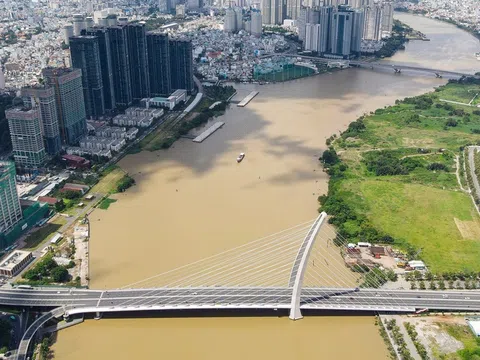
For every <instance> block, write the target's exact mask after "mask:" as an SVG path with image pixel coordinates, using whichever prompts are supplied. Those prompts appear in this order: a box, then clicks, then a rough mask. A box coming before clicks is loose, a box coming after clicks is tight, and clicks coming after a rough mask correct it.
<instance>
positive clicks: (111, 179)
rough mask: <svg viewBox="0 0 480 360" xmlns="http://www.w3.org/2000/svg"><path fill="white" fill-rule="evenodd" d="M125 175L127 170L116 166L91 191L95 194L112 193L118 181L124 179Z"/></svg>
mask: <svg viewBox="0 0 480 360" xmlns="http://www.w3.org/2000/svg"><path fill="white" fill-rule="evenodd" d="M124 175H125V171H123V170H122V169H121V168H119V167H114V168H113V169H111V171H110V172H109V173H108V174H107V175H106V176H104V177H103V178H102V179H100V181H99V182H98V183H97V184H96V185H95V186H94V187H93V188H92V190H91V191H90V192H91V193H93V194H95V193H98V194H105V195H107V194H112V193H114V192H115V190H116V187H117V183H118V181H119V180H120V179H122V178H123V176H124Z"/></svg>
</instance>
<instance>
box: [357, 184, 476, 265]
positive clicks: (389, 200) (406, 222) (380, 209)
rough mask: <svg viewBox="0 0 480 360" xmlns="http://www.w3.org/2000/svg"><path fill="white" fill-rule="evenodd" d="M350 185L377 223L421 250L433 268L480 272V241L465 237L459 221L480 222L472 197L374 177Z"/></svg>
mask: <svg viewBox="0 0 480 360" xmlns="http://www.w3.org/2000/svg"><path fill="white" fill-rule="evenodd" d="M350 189H352V190H356V191H358V193H359V194H360V196H361V198H362V200H363V201H364V204H365V207H364V209H365V210H366V211H367V214H368V217H369V219H371V221H372V223H373V225H374V226H375V227H376V228H379V229H381V230H383V231H385V232H386V233H388V234H391V235H392V236H393V237H395V238H398V239H401V240H405V241H408V242H409V243H410V244H412V245H414V246H415V247H416V248H418V249H422V253H421V256H422V258H423V259H424V260H425V261H426V262H427V264H428V265H430V269H431V270H432V271H434V272H443V271H453V270H462V269H464V268H465V269H470V270H475V271H480V263H479V262H478V259H479V258H480V239H479V238H473V237H472V238H468V239H465V238H464V237H463V236H462V233H461V232H460V230H459V229H458V226H457V223H456V220H455V219H457V221H458V220H460V221H462V222H464V223H467V224H468V223H471V224H473V226H474V228H476V227H477V226H478V222H477V221H476V220H477V219H476V218H477V217H478V216H477V215H476V214H475V213H474V210H473V207H472V202H471V199H470V198H469V197H468V195H466V194H464V193H462V192H458V191H450V190H442V189H437V188H433V187H430V186H423V185H417V184H405V183H399V182H392V181H382V180H374V179H372V180H365V181H362V182H360V183H358V185H355V187H350ZM474 234H475V233H474Z"/></svg>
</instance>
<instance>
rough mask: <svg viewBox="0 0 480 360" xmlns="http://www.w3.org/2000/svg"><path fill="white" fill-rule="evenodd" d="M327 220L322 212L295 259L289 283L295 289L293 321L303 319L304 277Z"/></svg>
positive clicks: (325, 214) (293, 293) (292, 307)
mask: <svg viewBox="0 0 480 360" xmlns="http://www.w3.org/2000/svg"><path fill="white" fill-rule="evenodd" d="M326 218H327V213H326V212H322V213H321V214H320V215H319V216H318V218H317V219H316V220H315V222H314V223H313V225H312V227H311V228H310V230H309V231H308V233H307V236H306V237H305V239H304V240H303V243H302V245H301V246H300V249H299V250H298V253H297V257H296V258H295V262H294V264H293V268H292V272H291V273H290V281H289V283H288V285H289V286H292V287H293V291H292V302H291V304H290V316H289V318H290V319H291V320H299V319H301V318H303V316H302V312H301V311H300V296H301V294H302V286H303V277H304V276H305V270H306V269H307V263H308V258H309V256H310V252H311V251H312V247H313V244H314V243H315V238H316V237H317V234H318V231H319V230H320V227H321V226H322V224H323V222H324V221H325V219H326Z"/></svg>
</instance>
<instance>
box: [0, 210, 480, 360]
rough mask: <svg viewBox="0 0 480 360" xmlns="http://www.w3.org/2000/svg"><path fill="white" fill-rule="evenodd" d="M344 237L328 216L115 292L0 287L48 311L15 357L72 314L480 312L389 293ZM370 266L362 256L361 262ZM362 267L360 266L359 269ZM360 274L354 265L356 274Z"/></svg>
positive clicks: (4, 295)
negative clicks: (352, 254) (349, 251)
mask: <svg viewBox="0 0 480 360" xmlns="http://www.w3.org/2000/svg"><path fill="white" fill-rule="evenodd" d="M346 245H347V241H346V239H344V238H342V237H341V236H339V235H338V234H336V232H335V230H334V228H333V227H332V226H330V225H329V224H328V223H327V214H326V213H322V214H320V215H319V216H318V217H317V218H316V219H315V220H313V221H309V222H306V223H303V224H299V225H297V226H294V227H292V228H289V229H287V230H284V231H281V232H279V233H276V234H272V235H270V236H267V237H264V238H261V239H257V240H254V241H251V242H248V243H246V244H244V245H241V246H238V247H236V248H233V249H230V250H227V251H224V252H221V253H219V254H216V255H213V256H211V257H208V258H206V259H202V260H199V261H196V262H194V263H191V264H188V265H186V266H182V267H179V268H177V269H174V270H171V271H168V272H165V273H162V274H158V275H155V276H152V277H150V278H147V279H144V280H141V281H138V282H136V283H133V284H130V285H127V286H125V287H123V288H121V289H114V290H104V291H102V290H80V289H61V290H59V289H54V290H52V289H3V288H2V289H0V304H1V305H15V306H25V307H27V306H35V307H51V308H54V310H52V311H50V312H48V313H46V314H44V315H43V316H41V317H39V318H38V319H37V320H36V321H35V322H34V323H33V324H32V325H31V326H30V327H29V329H28V330H27V331H26V333H25V334H24V336H23V339H22V342H21V345H20V348H19V351H18V353H17V359H25V358H26V356H27V352H28V348H29V344H30V341H31V339H32V338H33V337H34V336H35V333H36V332H37V330H38V329H39V328H40V327H42V326H43V324H45V323H46V322H47V321H49V320H51V319H53V318H55V317H61V316H64V317H66V318H68V317H69V316H71V315H75V314H84V313H95V316H96V317H97V318H100V317H101V315H102V314H103V313H107V312H115V313H119V314H121V313H125V312H143V311H188V310H197V311H198V310H208V311H212V310H213V309H219V310H221V309H223V310H230V309H232V310H233V309H242V310H249V309H250V310H262V309H270V310H278V309H283V310H284V311H285V310H287V311H289V317H290V319H292V320H297V319H300V318H301V317H302V310H309V311H326V310H329V311H335V310H338V311H368V312H415V311H416V310H418V309H424V308H427V309H436V310H446V311H458V310H460V311H480V292H474V291H465V292H460V291H418V290H417V291H411V290H387V289H383V288H382V284H383V283H384V282H385V278H384V276H385V275H384V274H383V273H382V272H374V271H373V272H369V274H370V275H369V281H368V284H369V285H370V286H371V288H365V287H363V285H362V284H364V280H365V279H364V276H363V275H364V274H362V273H358V272H353V271H352V269H351V267H349V266H347V265H346V262H345V260H344V255H345V251H346V248H347V246H346ZM358 261H359V262H360V263H359V264H360V265H365V263H364V260H362V258H358V259H357V263H358ZM362 268H363V267H360V269H362ZM358 269H359V268H358V267H357V270H358Z"/></svg>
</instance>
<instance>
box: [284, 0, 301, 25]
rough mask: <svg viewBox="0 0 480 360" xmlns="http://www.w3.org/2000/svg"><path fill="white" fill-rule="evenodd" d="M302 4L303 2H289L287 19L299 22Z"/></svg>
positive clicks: (294, 0) (290, 0) (292, 0)
mask: <svg viewBox="0 0 480 360" xmlns="http://www.w3.org/2000/svg"><path fill="white" fill-rule="evenodd" d="M301 4H302V1H301V0H287V6H286V7H287V9H286V17H287V18H288V19H293V20H297V19H298V17H299V16H300V7H301Z"/></svg>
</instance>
